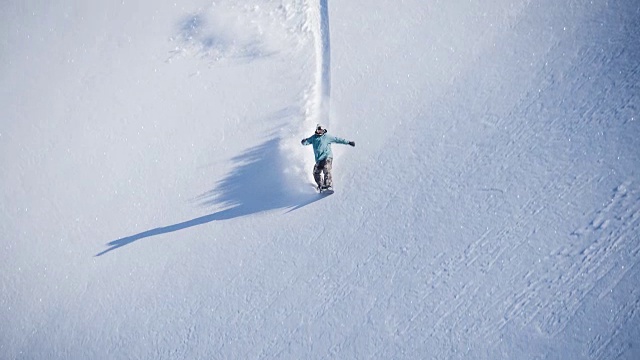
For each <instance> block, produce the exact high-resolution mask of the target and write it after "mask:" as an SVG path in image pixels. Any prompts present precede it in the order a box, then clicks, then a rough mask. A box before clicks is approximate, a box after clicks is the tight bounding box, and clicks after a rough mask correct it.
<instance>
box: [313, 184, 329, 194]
mask: <svg viewBox="0 0 640 360" xmlns="http://www.w3.org/2000/svg"><path fill="white" fill-rule="evenodd" d="M312 186H313V188H314V189H315V190H316V191H317V192H318V194H320V195H331V194H333V193H334V191H333V189H320V190H318V187H317V186H316V185H315V184H312Z"/></svg>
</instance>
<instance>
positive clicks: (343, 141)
mask: <svg viewBox="0 0 640 360" xmlns="http://www.w3.org/2000/svg"><path fill="white" fill-rule="evenodd" d="M331 142H333V143H336V144H345V145H351V146H356V142H355V141H349V140H345V139H343V138H339V137H336V136H332V137H331Z"/></svg>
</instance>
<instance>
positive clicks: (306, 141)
mask: <svg viewBox="0 0 640 360" xmlns="http://www.w3.org/2000/svg"><path fill="white" fill-rule="evenodd" d="M309 139H310V138H306V139H302V141H301V142H300V143H301V144H302V145H311V142H310V141H309Z"/></svg>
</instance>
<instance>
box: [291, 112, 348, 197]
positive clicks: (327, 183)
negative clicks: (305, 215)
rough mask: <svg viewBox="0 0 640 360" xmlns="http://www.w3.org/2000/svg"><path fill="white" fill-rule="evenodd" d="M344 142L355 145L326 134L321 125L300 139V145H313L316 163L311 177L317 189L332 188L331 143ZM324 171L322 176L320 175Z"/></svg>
mask: <svg viewBox="0 0 640 360" xmlns="http://www.w3.org/2000/svg"><path fill="white" fill-rule="evenodd" d="M332 143H337V144H345V145H351V146H356V143H355V142H354V141H347V140H345V139H342V138H339V137H335V136H332V135H330V134H327V129H325V128H323V127H322V125H320V124H318V125H317V126H316V132H315V134H313V135H311V136H310V137H308V138H306V139H302V145H313V154H314V156H315V159H316V164H315V166H314V167H313V179H314V180H315V181H316V184H318V187H317V190H318V191H319V192H322V191H324V190H333V182H332V179H331V164H332V162H333V153H332V152H331V144H332ZM322 173H324V178H323V177H322Z"/></svg>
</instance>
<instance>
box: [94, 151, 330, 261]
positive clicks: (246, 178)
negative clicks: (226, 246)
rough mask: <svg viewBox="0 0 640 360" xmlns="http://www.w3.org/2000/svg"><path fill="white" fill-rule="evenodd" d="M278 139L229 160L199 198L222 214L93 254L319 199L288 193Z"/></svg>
mask: <svg viewBox="0 0 640 360" xmlns="http://www.w3.org/2000/svg"><path fill="white" fill-rule="evenodd" d="M278 142H279V140H278V139H271V140H268V141H266V142H265V143H263V144H261V145H258V146H256V147H253V148H251V149H249V150H247V151H246V152H244V153H242V154H241V155H239V156H236V157H234V158H233V159H232V161H233V163H234V164H236V167H235V169H233V170H232V171H231V172H230V173H229V174H228V175H227V176H225V177H224V178H223V179H222V180H220V181H219V182H218V183H217V185H216V187H215V189H213V190H211V191H209V192H207V193H205V194H202V195H201V196H200V197H198V200H199V201H200V202H201V204H202V205H205V206H213V205H216V206H222V207H226V209H225V210H221V211H218V212H215V213H213V214H209V215H204V216H201V217H198V218H195V219H191V220H187V221H183V222H181V223H177V224H173V225H168V226H163V227H157V228H155V229H151V230H147V231H144V232H141V233H138V234H135V235H131V236H127V237H124V238H121V239H117V240H114V241H111V242H109V243H108V244H107V246H109V248H107V249H106V250H104V251H102V252H100V253H98V254H96V255H95V256H101V255H104V254H106V253H108V252H110V251H113V250H115V249H117V248H120V247H122V246H125V245H128V244H131V243H132V242H134V241H137V240H140V239H144V238H147V237H151V236H155V235H161V234H166V233H170V232H174V231H178V230H182V229H186V228H190V227H193V226H197V225H202V224H206V223H209V222H212V221H217V220H228V219H233V218H236V217H240V216H246V215H251V214H255V213H258V212H263V211H268V210H274V209H280V208H290V210H289V211H293V210H296V209H299V208H301V207H303V206H306V205H308V204H310V203H312V202H315V201H317V200H320V199H321V198H322V197H320V196H318V194H316V193H315V192H311V186H309V189H310V191H309V192H306V193H305V192H302V191H298V192H297V193H296V191H297V190H291V189H290V187H289V186H287V184H288V183H289V181H288V180H289V179H287V176H286V175H285V173H284V170H283V169H285V164H284V159H283V158H282V156H281V154H280V150H279V149H278Z"/></svg>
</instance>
